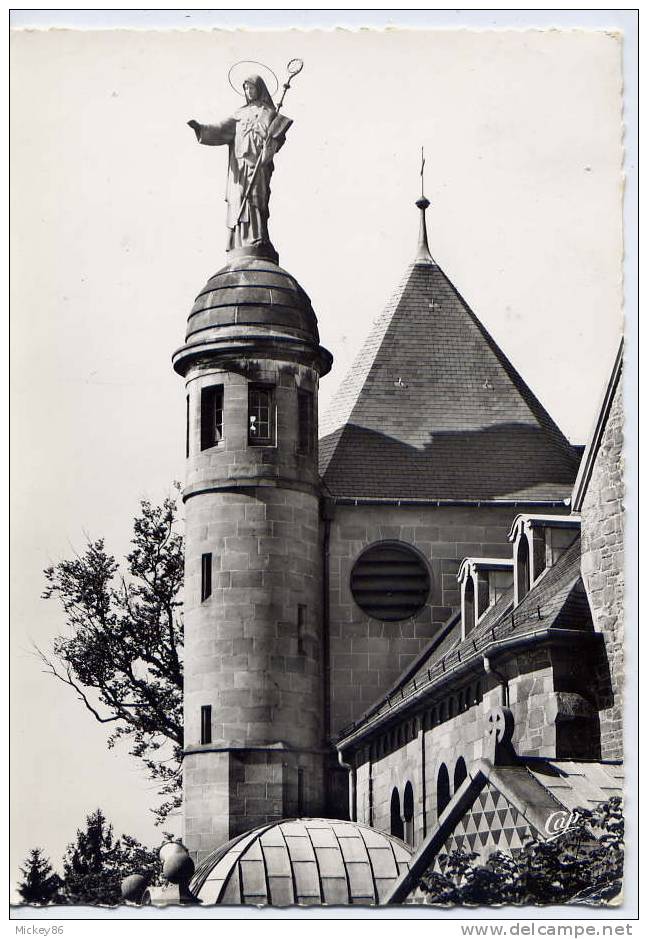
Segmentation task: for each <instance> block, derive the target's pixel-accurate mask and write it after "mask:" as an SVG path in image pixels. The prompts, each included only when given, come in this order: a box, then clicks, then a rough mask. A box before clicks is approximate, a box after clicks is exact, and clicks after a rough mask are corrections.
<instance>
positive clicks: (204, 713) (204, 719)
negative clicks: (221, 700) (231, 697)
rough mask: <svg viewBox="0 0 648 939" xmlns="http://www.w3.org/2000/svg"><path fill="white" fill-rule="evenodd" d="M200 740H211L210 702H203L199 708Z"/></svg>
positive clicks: (205, 741) (203, 741) (204, 741)
mask: <svg viewBox="0 0 648 939" xmlns="http://www.w3.org/2000/svg"><path fill="white" fill-rule="evenodd" d="M200 742H201V743H211V742H212V717H211V704H203V706H202V707H201V709H200Z"/></svg>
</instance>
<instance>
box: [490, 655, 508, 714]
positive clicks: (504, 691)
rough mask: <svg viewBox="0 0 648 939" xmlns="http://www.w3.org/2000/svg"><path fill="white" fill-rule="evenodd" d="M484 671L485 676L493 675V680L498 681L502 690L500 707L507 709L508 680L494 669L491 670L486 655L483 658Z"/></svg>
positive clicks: (491, 667)
mask: <svg viewBox="0 0 648 939" xmlns="http://www.w3.org/2000/svg"><path fill="white" fill-rule="evenodd" d="M484 671H485V672H486V674H487V675H494V676H495V678H496V679H497V680H498V681H499V683H500V688H501V689H502V702H501V703H502V707H505V708H507V707H508V705H509V686H508V679H507V678H506V677H505V676H504V675H502V673H501V672H498V671H497V670H496V669H494V668H493V666H492V665H491V660H490V659H489V658H488V656H487V655H485V656H484Z"/></svg>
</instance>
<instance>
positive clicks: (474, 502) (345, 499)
mask: <svg viewBox="0 0 648 939" xmlns="http://www.w3.org/2000/svg"><path fill="white" fill-rule="evenodd" d="M333 501H334V503H335V505H355V506H358V505H396V506H407V505H417V506H426V505H429V506H435V507H437V508H440V507H442V506H461V505H463V506H470V507H472V508H488V507H489V506H493V507H496V508H499V507H502V508H524V507H525V506H527V507H528V506H548V507H551V508H563V509H564V508H566V507H567V508H568V507H569V505H570V499H569V496H566V497H565V498H564V499H546V500H545V499H414V498H412V499H391V498H374V497H373V496H371V497H370V496H366V497H365V496H359V497H354V496H333Z"/></svg>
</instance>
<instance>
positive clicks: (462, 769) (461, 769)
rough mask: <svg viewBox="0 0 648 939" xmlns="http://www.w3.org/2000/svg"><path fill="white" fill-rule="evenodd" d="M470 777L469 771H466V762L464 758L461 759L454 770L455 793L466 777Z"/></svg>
mask: <svg viewBox="0 0 648 939" xmlns="http://www.w3.org/2000/svg"><path fill="white" fill-rule="evenodd" d="M467 775H468V770H467V769H466V761H465V760H464V758H463V757H462V756H460V757H459V759H458V760H457V762H456V763H455V769H454V791H455V792H456V791H457V789H458V788H459V786H460V785H461V784H462V782H463V781H464V779H465V778H466V776H467Z"/></svg>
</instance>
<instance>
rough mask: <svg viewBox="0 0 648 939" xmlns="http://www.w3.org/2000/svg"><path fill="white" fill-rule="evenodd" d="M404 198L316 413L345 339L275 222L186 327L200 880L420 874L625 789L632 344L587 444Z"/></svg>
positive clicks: (188, 785)
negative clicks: (522, 365)
mask: <svg viewBox="0 0 648 939" xmlns="http://www.w3.org/2000/svg"><path fill="white" fill-rule="evenodd" d="M250 82H252V79H251V80H250ZM288 123H289V122H288ZM193 125H195V128H194V129H196V134H197V136H199V134H200V133H201V132H202V133H203V136H204V137H206V136H207V134H206V132H205V130H204V129H202V130H200V128H201V127H202V125H198V124H197V122H193ZM193 125H192V126H193ZM271 126H272V125H271ZM283 127H284V130H283V131H282V133H284V134H285V124H284V125H283ZM197 128H198V129H197ZM236 132H237V133H238V131H236ZM233 133H234V131H232V134H233ZM199 139H200V137H199ZM232 139H233V138H232ZM202 142H204V141H202ZM219 142H221V141H220V139H219ZM416 206H417V209H418V214H419V217H418V220H417V224H418V239H416V238H415V237H414V235H415V231H412V248H413V259H412V262H411V263H410V264H409V266H408V267H407V269H406V271H405V272H404V275H403V277H402V280H401V282H400V284H399V285H398V287H397V289H396V291H395V292H394V294H393V296H392V298H391V299H390V300H389V302H388V303H387V305H386V306H385V308H384V310H383V312H382V313H381V314H380V315H379V317H378V318H377V319H376V321H375V323H374V326H373V328H372V330H371V333H370V335H369V336H368V338H367V340H366V342H365V344H364V346H363V348H362V350H361V352H360V354H359V355H358V357H357V359H356V361H355V363H354V365H353V367H352V368H351V370H350V372H349V374H348V376H347V377H346V379H345V380H344V381H343V382H342V384H341V386H340V388H339V390H338V392H337V395H336V397H335V398H334V401H333V404H332V406H331V408H330V410H329V412H328V413H327V414H326V415H324V416H323V417H322V418H321V421H320V420H319V418H318V389H319V383H320V380H322V379H325V376H326V375H327V373H328V372H329V370H330V368H331V364H332V356H331V353H330V352H328V351H327V350H326V349H324V348H323V347H322V346H321V344H320V341H319V334H318V328H317V318H316V313H315V311H314V310H313V308H312V306H311V302H310V300H309V297H308V295H307V293H306V292H305V290H304V289H303V288H302V286H301V285H300V284H299V282H298V281H297V280H296V278H295V277H294V276H293V275H292V274H290V273H288V272H287V271H286V270H284V269H283V268H282V267H280V266H279V259H278V256H277V253H276V251H275V249H274V247H273V246H272V245H271V244H270V241H269V237H266V235H264V234H262V236H261V237H260V238H259V237H258V232H256V233H255V237H254V238H251V239H246V237H245V230H242V232H243V233H242V236H240V237H238V236H237V238H232V239H231V241H230V248H229V250H228V254H227V264H226V266H225V267H223V268H222V269H221V270H219V271H218V272H217V273H216V274H214V275H213V276H212V277H210V279H209V280H208V281H207V283H206V285H205V286H204V287H203V288H202V289H201V290H200V291H199V293H198V295H197V297H196V300H195V303H194V305H193V307H192V309H191V312H190V314H189V318H188V324H187V330H186V335H185V342H184V344H183V345H182V347H181V348H180V349H179V350H178V351H177V352H176V353H175V354H174V357H173V367H174V369H175V370H176V372H177V373H179V374H180V375H181V376H182V377H183V378H184V380H185V383H186V418H187V420H186V431H185V434H186V458H187V472H186V484H185V488H184V492H183V500H184V509H185V516H186V567H185V598H184V604H185V606H184V611H185V612H184V615H185V699H184V700H185V703H184V727H185V749H184V764H183V773H184V829H183V843H184V846H185V847H186V850H187V851H188V852H189V854H190V856H191V858H192V860H193V861H194V862H195V864H196V869H195V873H194V875H193V879H192V880H191V883H189V882H188V879H187V882H186V883H185V884H184V886H182V885H181V890H180V894H181V895H182V896H184V899H185V900H186V902H201V903H203V904H210V903H235V904H240V903H243V904H245V903H251V904H259V903H260V904H271V905H279V906H281V905H289V904H293V903H299V904H319V903H330V904H346V903H363V904H384V903H400V902H404V901H405V900H406V899H407V898H408V896H410V895H411V893H412V891H413V890H415V888H416V882H417V878H418V877H420V875H421V874H422V873H424V872H425V871H426V870H428V869H430V868H432V867H433V866H434V865H435V864H437V865H438V863H439V861H438V858H439V856H441V855H442V854H443V853H444V852H447V851H448V850H449V849H450V848H452V847H461V846H463V847H466V848H469V849H470V850H471V851H476V852H478V853H479V854H480V856H482V857H483V858H484V859H485V858H486V857H488V855H489V854H490V853H491V852H492V851H494V850H495V849H501V850H508V851H515V850H516V848H519V847H520V846H521V845H522V844H523V842H524V838H525V837H526V836H527V835H528V834H529V833H531V832H532V833H534V834H535V835H536V836H539V837H544V836H545V835H546V832H547V827H546V826H547V822H548V819H549V818H550V817H551V816H552V814H553V813H555V812H556V811H559V810H563V809H564V810H571V809H573V808H575V807H576V806H579V805H589V804H594V803H596V802H601V801H604V800H605V799H607V798H609V797H610V795H613V794H619V793H620V792H621V787H622V766H621V760H622V756H623V754H622V726H621V711H622V700H621V699H622V671H623V646H622V642H623V563H622V552H623V525H622V517H623V515H622V512H623V509H622V499H623V483H622V475H621V459H622V454H621V447H622V405H621V387H622V383H621V371H622V348H620V350H619V355H618V358H617V362H616V365H615V369H614V373H613V375H612V377H611V380H610V384H609V387H608V389H607V391H606V395H605V398H604V401H603V404H602V407H601V411H600V415H599V419H598V422H597V425H596V428H595V431H594V434H593V437H592V439H591V441H590V442H589V445H588V447H587V448H586V450H585V452H584V453H583V451H582V448H578V447H574V446H573V445H571V444H570V443H569V441H568V440H567V439H566V437H565V436H564V435H563V433H562V432H561V431H560V429H559V428H558V426H557V425H556V424H555V422H554V421H553V420H552V418H551V417H550V415H549V414H548V413H547V411H546V410H545V408H544V407H543V406H542V404H541V403H540V401H539V400H538V399H537V398H536V397H535V395H534V394H533V392H532V391H531V389H530V388H529V387H528V386H527V385H526V384H525V382H524V380H523V378H522V377H521V376H520V375H519V373H518V372H517V371H516V369H515V367H514V366H513V364H512V363H511V362H510V361H509V360H508V359H507V358H506V356H505V355H504V353H503V352H502V350H501V349H500V348H499V346H498V345H497V342H496V339H495V338H494V337H492V336H490V335H489V333H488V332H487V331H486V329H485V328H484V326H483V325H482V324H481V323H480V321H479V319H478V318H477V316H476V315H475V313H474V312H473V311H472V310H471V309H470V308H469V306H468V304H467V303H466V301H465V300H464V299H463V297H462V296H461V294H460V293H459V292H458V290H457V288H456V287H455V286H454V285H453V284H452V283H451V282H450V281H449V280H448V278H447V277H446V275H445V274H444V273H443V271H442V270H441V268H440V267H439V265H438V264H437V263H436V261H435V260H434V258H433V257H432V255H431V253H430V250H429V246H428V237H427V231H426V210H427V208H428V206H429V203H428V201H427V199H425V198H424V197H422V198H421V199H419V200H418V202H417V203H416ZM257 208H258V207H257ZM255 211H256V210H255ZM260 218H261V223H263V220H264V216H263V212H261V214H260ZM414 221H415V220H414V218H413V223H414ZM261 223H259V224H261ZM413 227H414V225H413ZM239 234H240V233H239ZM403 234H406V233H403ZM318 425H319V426H318ZM170 879H172V878H170ZM183 890H184V894H183V893H182V891H183ZM149 894H150V896H149V901H150V902H161V903H162V902H173V900H172V899H170V900H168V901H165V900H164V898H163V896H162V893H160V892H159V891H157V893H156V890H155V889H154V888H151V890H150V891H149ZM156 897H157V899H156ZM175 902H177V900H176V901H175Z"/></svg>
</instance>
